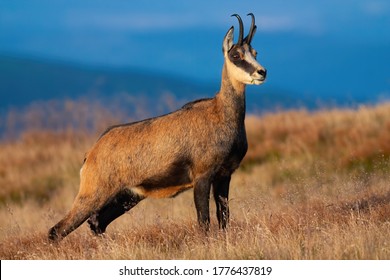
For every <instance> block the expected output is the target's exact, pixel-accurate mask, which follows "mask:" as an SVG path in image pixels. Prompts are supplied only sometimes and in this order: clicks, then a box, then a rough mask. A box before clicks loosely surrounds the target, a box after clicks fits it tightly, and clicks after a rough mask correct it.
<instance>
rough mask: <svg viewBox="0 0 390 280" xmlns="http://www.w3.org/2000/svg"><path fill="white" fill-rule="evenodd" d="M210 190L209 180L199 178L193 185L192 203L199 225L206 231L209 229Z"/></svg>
mask: <svg viewBox="0 0 390 280" xmlns="http://www.w3.org/2000/svg"><path fill="white" fill-rule="evenodd" d="M210 188H211V182H210V179H209V178H200V179H198V180H196V181H195V184H194V201H195V207H196V213H197V215H198V222H199V225H200V226H201V227H202V228H203V229H204V230H206V231H208V230H209V228H210V210H209V208H210V207H209V203H210Z"/></svg>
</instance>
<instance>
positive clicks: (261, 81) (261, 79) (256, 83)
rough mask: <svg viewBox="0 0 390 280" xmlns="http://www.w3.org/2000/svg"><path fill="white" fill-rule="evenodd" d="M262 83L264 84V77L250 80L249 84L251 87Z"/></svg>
mask: <svg viewBox="0 0 390 280" xmlns="http://www.w3.org/2000/svg"><path fill="white" fill-rule="evenodd" d="M264 82H265V78H264V77H260V78H255V79H252V81H251V84H252V85H261V84H262V83H264Z"/></svg>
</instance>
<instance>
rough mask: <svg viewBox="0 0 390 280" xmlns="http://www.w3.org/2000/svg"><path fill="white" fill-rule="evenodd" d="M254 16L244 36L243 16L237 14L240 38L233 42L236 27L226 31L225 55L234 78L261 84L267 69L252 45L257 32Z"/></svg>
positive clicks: (231, 75)
mask: <svg viewBox="0 0 390 280" xmlns="http://www.w3.org/2000/svg"><path fill="white" fill-rule="evenodd" d="M248 15H250V16H251V17H252V24H251V27H250V30H249V33H248V35H247V36H246V37H245V38H243V36H244V35H243V34H244V26H243V23H242V20H241V17H240V16H239V15H237V14H234V15H232V16H235V17H237V19H238V23H239V26H240V32H239V36H238V37H239V38H238V41H237V43H236V44H234V42H233V34H234V27H233V26H232V27H231V28H230V29H229V31H228V32H227V33H226V35H225V38H224V40H223V47H222V50H223V54H224V56H225V63H226V69H227V71H228V73H229V76H230V78H234V79H235V80H237V81H238V82H241V83H243V84H253V85H260V84H262V83H263V82H264V81H265V77H266V74H267V70H265V68H264V67H263V66H261V65H260V64H259V63H258V62H257V61H256V56H257V52H256V50H255V49H254V48H252V46H251V41H252V39H253V36H254V34H255V32H256V28H257V27H256V25H255V16H254V15H253V14H252V13H249V14H248Z"/></svg>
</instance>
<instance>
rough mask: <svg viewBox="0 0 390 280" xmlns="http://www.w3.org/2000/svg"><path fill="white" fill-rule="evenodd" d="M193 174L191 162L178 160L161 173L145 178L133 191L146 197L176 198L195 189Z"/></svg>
mask: <svg viewBox="0 0 390 280" xmlns="http://www.w3.org/2000/svg"><path fill="white" fill-rule="evenodd" d="M191 174H192V172H191V169H190V164H189V162H188V161H185V160H177V161H175V162H173V163H172V164H170V165H169V166H168V167H166V168H165V169H164V170H162V171H160V172H159V173H157V174H153V175H150V176H149V177H147V178H145V179H144V180H143V181H142V182H141V183H140V184H138V185H137V186H135V187H133V188H131V189H132V190H133V191H134V192H136V193H137V194H140V195H143V196H145V197H154V198H166V197H174V196H176V195H178V194H179V193H181V192H183V191H185V190H187V189H190V188H192V187H193V183H192V175H191Z"/></svg>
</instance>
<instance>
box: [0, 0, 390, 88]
mask: <svg viewBox="0 0 390 280" xmlns="http://www.w3.org/2000/svg"><path fill="white" fill-rule="evenodd" d="M248 12H252V13H254V14H255V15H256V20H257V25H258V31H257V34H256V36H255V39H254V41H253V45H254V47H255V48H256V49H257V50H258V52H259V54H260V56H259V60H260V62H261V63H262V64H264V66H265V67H267V69H268V71H269V81H268V82H267V85H266V87H267V86H268V87H276V88H283V89H285V90H290V91H293V92H299V93H305V94H325V93H326V92H328V93H329V92H332V94H334V95H337V94H350V95H354V94H378V95H380V94H386V93H389V92H390V66H389V65H390V55H389V53H390V35H389V31H388V30H390V2H389V1H387V0H328V1H319V0H313V1H303V0H291V1H281V0H273V1H261V0H259V1H255V0H242V1H237V0H224V1H214V0H208V1H199V0H198V1H194V0H187V1H172V0H165V1H155V0H153V1H123V0H121V1H119V0H115V1H108V0H83V1H77V0H57V1H56V0H25V1H23V0H1V1H0V54H13V55H15V54H16V55H21V56H33V57H39V58H47V59H56V60H62V61H68V62H71V63H81V64H89V65H100V66H105V67H106V66H107V67H117V66H121V67H140V68H143V69H147V70H151V71H154V72H165V73H171V74H175V75H181V76H185V77H189V78H191V79H194V80H202V81H213V82H215V81H217V80H218V79H219V77H220V69H221V66H222V62H223V60H222V59H223V58H222V54H221V43H222V39H223V36H224V35H225V32H226V31H227V30H228V28H229V27H230V26H231V25H235V26H237V22H236V19H235V18H231V17H230V15H231V14H233V13H239V14H241V15H242V17H243V19H244V21H245V25H246V26H248V25H249V22H250V21H249V18H247V17H246V16H245V15H246V14H247V13H248ZM236 29H237V28H236Z"/></svg>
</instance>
